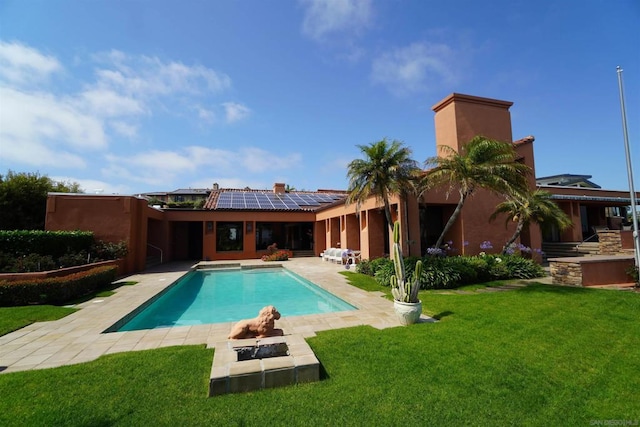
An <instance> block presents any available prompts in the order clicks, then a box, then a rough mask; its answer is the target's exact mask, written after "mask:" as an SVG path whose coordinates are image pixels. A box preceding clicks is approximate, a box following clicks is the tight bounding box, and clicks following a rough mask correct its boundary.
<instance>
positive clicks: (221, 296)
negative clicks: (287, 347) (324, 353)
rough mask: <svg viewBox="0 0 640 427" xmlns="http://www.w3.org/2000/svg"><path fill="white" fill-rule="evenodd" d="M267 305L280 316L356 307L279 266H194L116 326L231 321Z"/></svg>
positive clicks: (127, 328)
mask: <svg viewBox="0 0 640 427" xmlns="http://www.w3.org/2000/svg"><path fill="white" fill-rule="evenodd" d="M267 305H274V306H275V307H276V308H277V309H278V311H279V312H280V314H281V315H282V316H283V317H285V316H301V315H306V314H317V313H330V312H336V311H348V310H355V307H353V306H352V305H350V304H348V303H346V302H344V301H343V300H341V299H339V298H337V297H336V296H334V295H332V294H330V293H329V292H327V291H325V290H324V289H322V288H320V287H318V286H316V285H314V284H313V283H311V282H309V281H307V280H305V279H303V278H302V277H300V276H298V275H296V274H294V273H292V272H290V271H288V270H286V269H284V268H256V269H234V270H196V271H192V272H190V273H188V274H187V275H185V276H183V277H182V278H181V279H179V280H178V281H177V282H176V283H175V284H174V285H172V286H171V287H170V288H169V289H168V290H167V291H166V292H165V293H164V294H162V295H161V296H160V297H159V298H158V299H156V300H155V301H154V302H152V303H151V304H150V305H148V306H147V307H146V308H144V309H143V310H141V311H140V312H139V313H137V314H135V316H134V317H133V318H132V319H131V320H129V321H127V323H125V324H124V325H123V326H120V327H119V328H117V330H118V331H135V330H140V329H154V328H164V327H171V326H183V325H199V324H205V323H221V322H235V321H238V320H241V319H248V318H253V317H256V316H257V315H258V312H259V311H260V309H261V308H262V307H264V306H267ZM119 323H120V322H119ZM116 325H117V324H116Z"/></svg>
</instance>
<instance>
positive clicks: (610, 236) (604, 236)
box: [598, 230, 622, 255]
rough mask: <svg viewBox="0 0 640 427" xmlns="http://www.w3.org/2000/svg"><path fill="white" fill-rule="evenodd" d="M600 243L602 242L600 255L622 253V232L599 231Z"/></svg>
mask: <svg viewBox="0 0 640 427" xmlns="http://www.w3.org/2000/svg"><path fill="white" fill-rule="evenodd" d="M598 241H599V242H600V251H599V254H600V255H616V254H619V253H621V252H622V240H621V239H620V230H602V231H598Z"/></svg>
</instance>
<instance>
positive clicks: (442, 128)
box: [432, 93, 513, 151]
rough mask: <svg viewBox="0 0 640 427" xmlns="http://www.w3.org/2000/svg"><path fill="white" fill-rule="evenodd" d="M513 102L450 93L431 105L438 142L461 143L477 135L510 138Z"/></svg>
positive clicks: (456, 145)
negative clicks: (510, 108)
mask: <svg viewBox="0 0 640 427" xmlns="http://www.w3.org/2000/svg"><path fill="white" fill-rule="evenodd" d="M512 105H513V103H512V102H507V101H500V100H496V99H490V98H481V97H477V96H470V95H462V94H458V93H453V94H451V95H449V96H447V97H446V98H444V99H443V100H442V101H440V102H439V103H437V104H436V105H434V106H433V107H432V110H433V111H434V112H435V132H436V142H437V145H448V146H450V147H452V148H453V149H454V150H456V151H459V149H460V147H461V146H462V145H464V144H466V143H467V142H469V141H470V140H471V139H473V138H474V137H475V136H477V135H482V136H486V137H487V138H492V139H496V140H498V141H504V142H511V141H512V135H511V114H510V113H509V107H511V106H512Z"/></svg>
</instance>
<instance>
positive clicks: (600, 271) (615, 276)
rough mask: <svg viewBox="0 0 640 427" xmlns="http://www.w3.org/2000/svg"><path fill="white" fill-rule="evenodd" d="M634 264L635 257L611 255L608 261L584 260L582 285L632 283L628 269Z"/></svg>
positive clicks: (581, 264) (582, 264)
mask: <svg viewBox="0 0 640 427" xmlns="http://www.w3.org/2000/svg"><path fill="white" fill-rule="evenodd" d="M633 265H634V261H633V257H620V258H611V257H609V258H608V259H607V261H606V262H582V263H580V266H581V267H582V286H593V285H608V284H622V283H632V282H633V280H632V279H631V278H630V277H629V276H628V275H627V273H626V271H627V269H628V268H629V267H632V266H633Z"/></svg>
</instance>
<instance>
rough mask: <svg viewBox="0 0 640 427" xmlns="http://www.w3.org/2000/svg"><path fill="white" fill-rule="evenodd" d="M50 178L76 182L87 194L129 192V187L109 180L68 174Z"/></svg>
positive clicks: (58, 180)
mask: <svg viewBox="0 0 640 427" xmlns="http://www.w3.org/2000/svg"><path fill="white" fill-rule="evenodd" d="M51 179H52V180H54V181H57V182H77V183H78V184H79V185H80V189H81V190H82V191H84V192H85V193H87V194H129V192H130V189H129V187H127V186H125V185H113V184H111V183H109V182H105V181H100V180H95V179H82V178H74V177H68V176H52V177H51Z"/></svg>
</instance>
